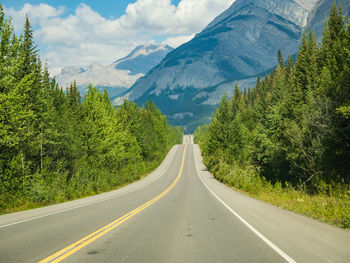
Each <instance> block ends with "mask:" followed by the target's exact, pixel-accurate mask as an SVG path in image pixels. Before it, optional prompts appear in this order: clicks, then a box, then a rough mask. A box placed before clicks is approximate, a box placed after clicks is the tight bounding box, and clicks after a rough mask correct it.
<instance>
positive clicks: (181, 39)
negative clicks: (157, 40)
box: [161, 34, 195, 48]
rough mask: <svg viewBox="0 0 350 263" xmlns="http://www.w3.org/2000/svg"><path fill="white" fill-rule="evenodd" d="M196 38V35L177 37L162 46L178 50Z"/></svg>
mask: <svg viewBox="0 0 350 263" xmlns="http://www.w3.org/2000/svg"><path fill="white" fill-rule="evenodd" d="M194 36H195V34H191V35H183V36H176V37H168V38H167V39H166V40H164V41H163V42H162V43H161V44H162V45H169V46H171V47H173V48H177V47H179V46H181V45H182V44H184V43H186V42H188V41H190V40H191V39H192V38H193V37H194Z"/></svg>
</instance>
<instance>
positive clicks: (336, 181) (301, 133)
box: [195, 3, 350, 194]
mask: <svg viewBox="0 0 350 263" xmlns="http://www.w3.org/2000/svg"><path fill="white" fill-rule="evenodd" d="M278 61H279V64H278V66H277V68H276V69H275V70H274V71H273V72H272V73H271V74H269V75H267V76H265V78H264V79H260V77H258V80H257V83H256V87H255V88H251V89H248V90H245V91H244V92H241V91H240V89H239V88H238V86H237V85H236V87H235V91H234V94H233V96H232V99H231V100H230V99H229V98H228V97H227V96H224V97H223V98H222V100H221V102H220V105H219V107H218V109H217V111H216V115H215V116H213V118H212V121H211V123H210V124H209V125H206V126H202V127H199V128H198V129H197V130H196V132H195V140H196V141H197V142H198V143H199V144H200V146H201V149H202V152H203V156H204V160H205V163H206V164H207V166H208V168H209V169H210V171H211V172H213V174H214V175H215V176H216V177H217V178H218V179H220V180H222V181H224V182H226V183H229V184H232V185H234V186H237V187H242V186H244V185H248V184H250V185H253V184H256V183H259V182H260V183H261V182H262V181H263V182H264V181H265V182H266V181H267V182H270V183H271V184H272V185H274V184H280V185H282V187H293V188H295V189H300V190H305V191H307V192H308V193H311V194H317V193H327V194H331V192H332V189H334V188H341V189H343V190H342V191H343V193H348V191H349V184H350V24H349V19H348V18H346V17H343V16H342V10H341V7H339V8H338V7H337V6H336V4H335V3H334V4H333V5H332V8H331V13H330V17H329V19H328V21H326V23H325V28H324V32H323V36H322V40H321V42H320V43H317V41H316V39H315V36H314V34H313V32H312V31H310V32H308V33H306V32H304V33H303V35H302V43H301V46H300V49H299V53H298V56H297V59H296V62H294V61H293V60H292V58H291V57H289V58H288V60H287V62H286V63H285V61H284V59H283V57H282V54H281V52H278ZM344 191H345V192H344Z"/></svg>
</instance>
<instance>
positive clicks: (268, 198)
mask: <svg viewBox="0 0 350 263" xmlns="http://www.w3.org/2000/svg"><path fill="white" fill-rule="evenodd" d="M210 170H211V172H212V173H213V175H214V176H215V178H216V179H217V180H219V181H221V182H223V183H225V184H227V185H229V186H231V187H233V188H235V189H236V190H239V191H240V192H243V193H245V194H248V195H249V196H251V197H254V198H257V199H260V200H262V201H265V202H268V203H270V204H272V205H275V206H278V207H281V208H284V209H286V210H290V211H293V212H296V213H299V214H302V215H305V216H308V217H311V218H314V219H316V220H319V221H321V222H325V223H328V224H332V225H335V226H338V227H341V228H344V229H350V187H349V186H348V185H336V186H330V185H324V186H323V187H322V188H323V189H324V190H323V191H319V193H318V194H309V193H307V191H305V190H296V189H294V188H293V187H291V186H289V185H288V184H287V183H285V186H284V187H282V184H281V183H276V184H274V185H273V184H271V183H270V182H268V181H267V180H266V179H265V178H261V177H260V176H259V175H258V173H257V171H256V170H255V169H254V168H253V167H244V168H240V167H231V166H229V165H228V164H225V163H220V164H219V165H218V166H217V167H214V168H213V169H210Z"/></svg>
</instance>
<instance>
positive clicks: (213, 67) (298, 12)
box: [116, 0, 330, 129]
mask: <svg viewBox="0 0 350 263" xmlns="http://www.w3.org/2000/svg"><path fill="white" fill-rule="evenodd" d="M319 6H325V8H324V9H322V10H321V11H320V10H319V9H318V10H314V8H319ZM328 6H329V7H330V3H329V4H328V3H327V1H324V0H307V1H301V0H281V1H277V2H276V1H272V0H249V1H244V0H237V1H235V2H234V3H233V4H232V5H231V7H230V8H228V9H227V10H226V11H224V12H223V13H222V14H220V15H219V16H218V17H216V18H215V19H214V20H213V21H212V22H211V23H209V24H208V26H207V27H205V28H204V29H203V30H202V31H201V32H199V33H198V34H196V36H195V37H194V38H193V39H192V40H191V41H189V42H187V43H185V44H183V45H181V46H180V47H178V48H177V49H175V50H173V51H171V52H170V53H168V54H167V56H165V58H164V59H163V60H162V61H161V62H160V63H159V64H158V65H157V66H155V67H154V68H153V69H151V70H150V71H149V72H148V73H147V74H146V75H145V76H144V77H142V78H140V79H138V80H137V81H136V82H135V84H134V85H133V86H132V87H131V89H129V90H128V91H127V92H124V94H123V96H121V97H120V98H118V99H117V100H116V103H121V102H122V101H123V100H124V99H129V100H133V101H136V102H137V103H138V104H140V105H142V104H143V103H144V101H145V100H149V99H152V100H153V101H158V104H157V106H158V107H159V108H160V109H161V110H162V111H163V112H164V113H165V114H166V115H167V116H168V118H169V120H170V121H171V123H172V124H173V125H181V126H184V127H185V128H188V126H189V124H190V125H191V122H197V120H198V118H202V117H203V115H202V114H201V113H199V114H198V112H200V111H201V110H199V109H202V110H203V111H206V110H204V108H205V105H211V106H213V105H217V103H218V102H219V100H220V98H221V96H222V95H223V94H224V93H225V92H226V93H227V94H228V95H229V96H230V95H231V94H232V91H233V88H234V83H235V82H237V81H238V82H239V84H241V88H246V87H249V86H253V85H254V78H256V76H257V75H258V74H262V73H265V72H268V71H269V70H272V69H273V68H274V67H275V65H277V51H278V50H281V51H282V54H283V55H284V56H285V57H287V56H288V55H294V54H295V53H296V52H297V50H298V47H299V44H300V38H301V35H302V32H303V30H304V29H305V28H308V26H309V25H310V24H311V23H314V24H316V23H317V22H318V21H319V20H320V16H322V15H323V14H328V12H329V10H330V9H329V10H327V8H328ZM318 11H319V12H318ZM325 11H327V12H326V13H324V12H325ZM311 14H315V15H314V17H313V18H312V19H311V17H310V16H311ZM321 20H322V21H323V22H324V17H322V19H321ZM317 32H319V30H318V31H317ZM321 33H322V32H321ZM319 35H320V33H318V36H319ZM164 101H167V103H164ZM178 103H181V104H182V105H180V106H179V105H177V104H178ZM174 108H178V109H179V110H178V111H174ZM180 109H181V111H180ZM188 113H192V119H190V118H182V119H180V118H178V116H184V115H186V116H189V115H190V114H188ZM210 117H211V113H209V114H206V116H205V118H202V119H203V122H208V121H209V119H210ZM192 126H193V125H192ZM191 129H192V128H191Z"/></svg>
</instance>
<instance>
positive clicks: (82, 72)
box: [55, 45, 173, 98]
mask: <svg viewBox="0 0 350 263" xmlns="http://www.w3.org/2000/svg"><path fill="white" fill-rule="evenodd" d="M171 50H173V48H171V47H169V46H156V45H147V46H144V45H141V46H138V47H136V48H135V49H134V50H133V51H132V52H131V53H130V54H129V55H127V56H126V57H124V58H121V59H118V60H117V61H115V62H114V63H112V64H111V65H109V66H102V65H100V64H97V63H94V64H91V65H90V66H88V67H86V68H84V67H66V68H64V69H62V71H61V73H60V74H58V75H56V76H55V78H56V81H57V83H58V84H59V85H60V86H62V87H63V88H65V87H67V86H69V85H70V84H71V83H73V81H76V83H77V86H78V87H79V90H80V91H81V93H82V94H84V93H85V92H86V91H87V89H88V86H89V83H91V84H93V85H94V86H97V87H100V88H101V89H104V90H107V91H108V93H109V95H110V96H111V97H112V98H113V97H115V96H118V95H120V94H121V93H122V92H123V91H125V90H126V89H128V88H130V87H131V86H132V85H133V84H134V83H135V81H136V80H137V79H138V78H140V77H142V76H144V74H145V73H147V72H148V71H149V70H150V69H151V68H152V67H154V66H156V65H157V64H158V63H159V62H160V61H161V60H162V59H163V58H164V57H165V55H166V54H167V53H168V52H169V51H171Z"/></svg>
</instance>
